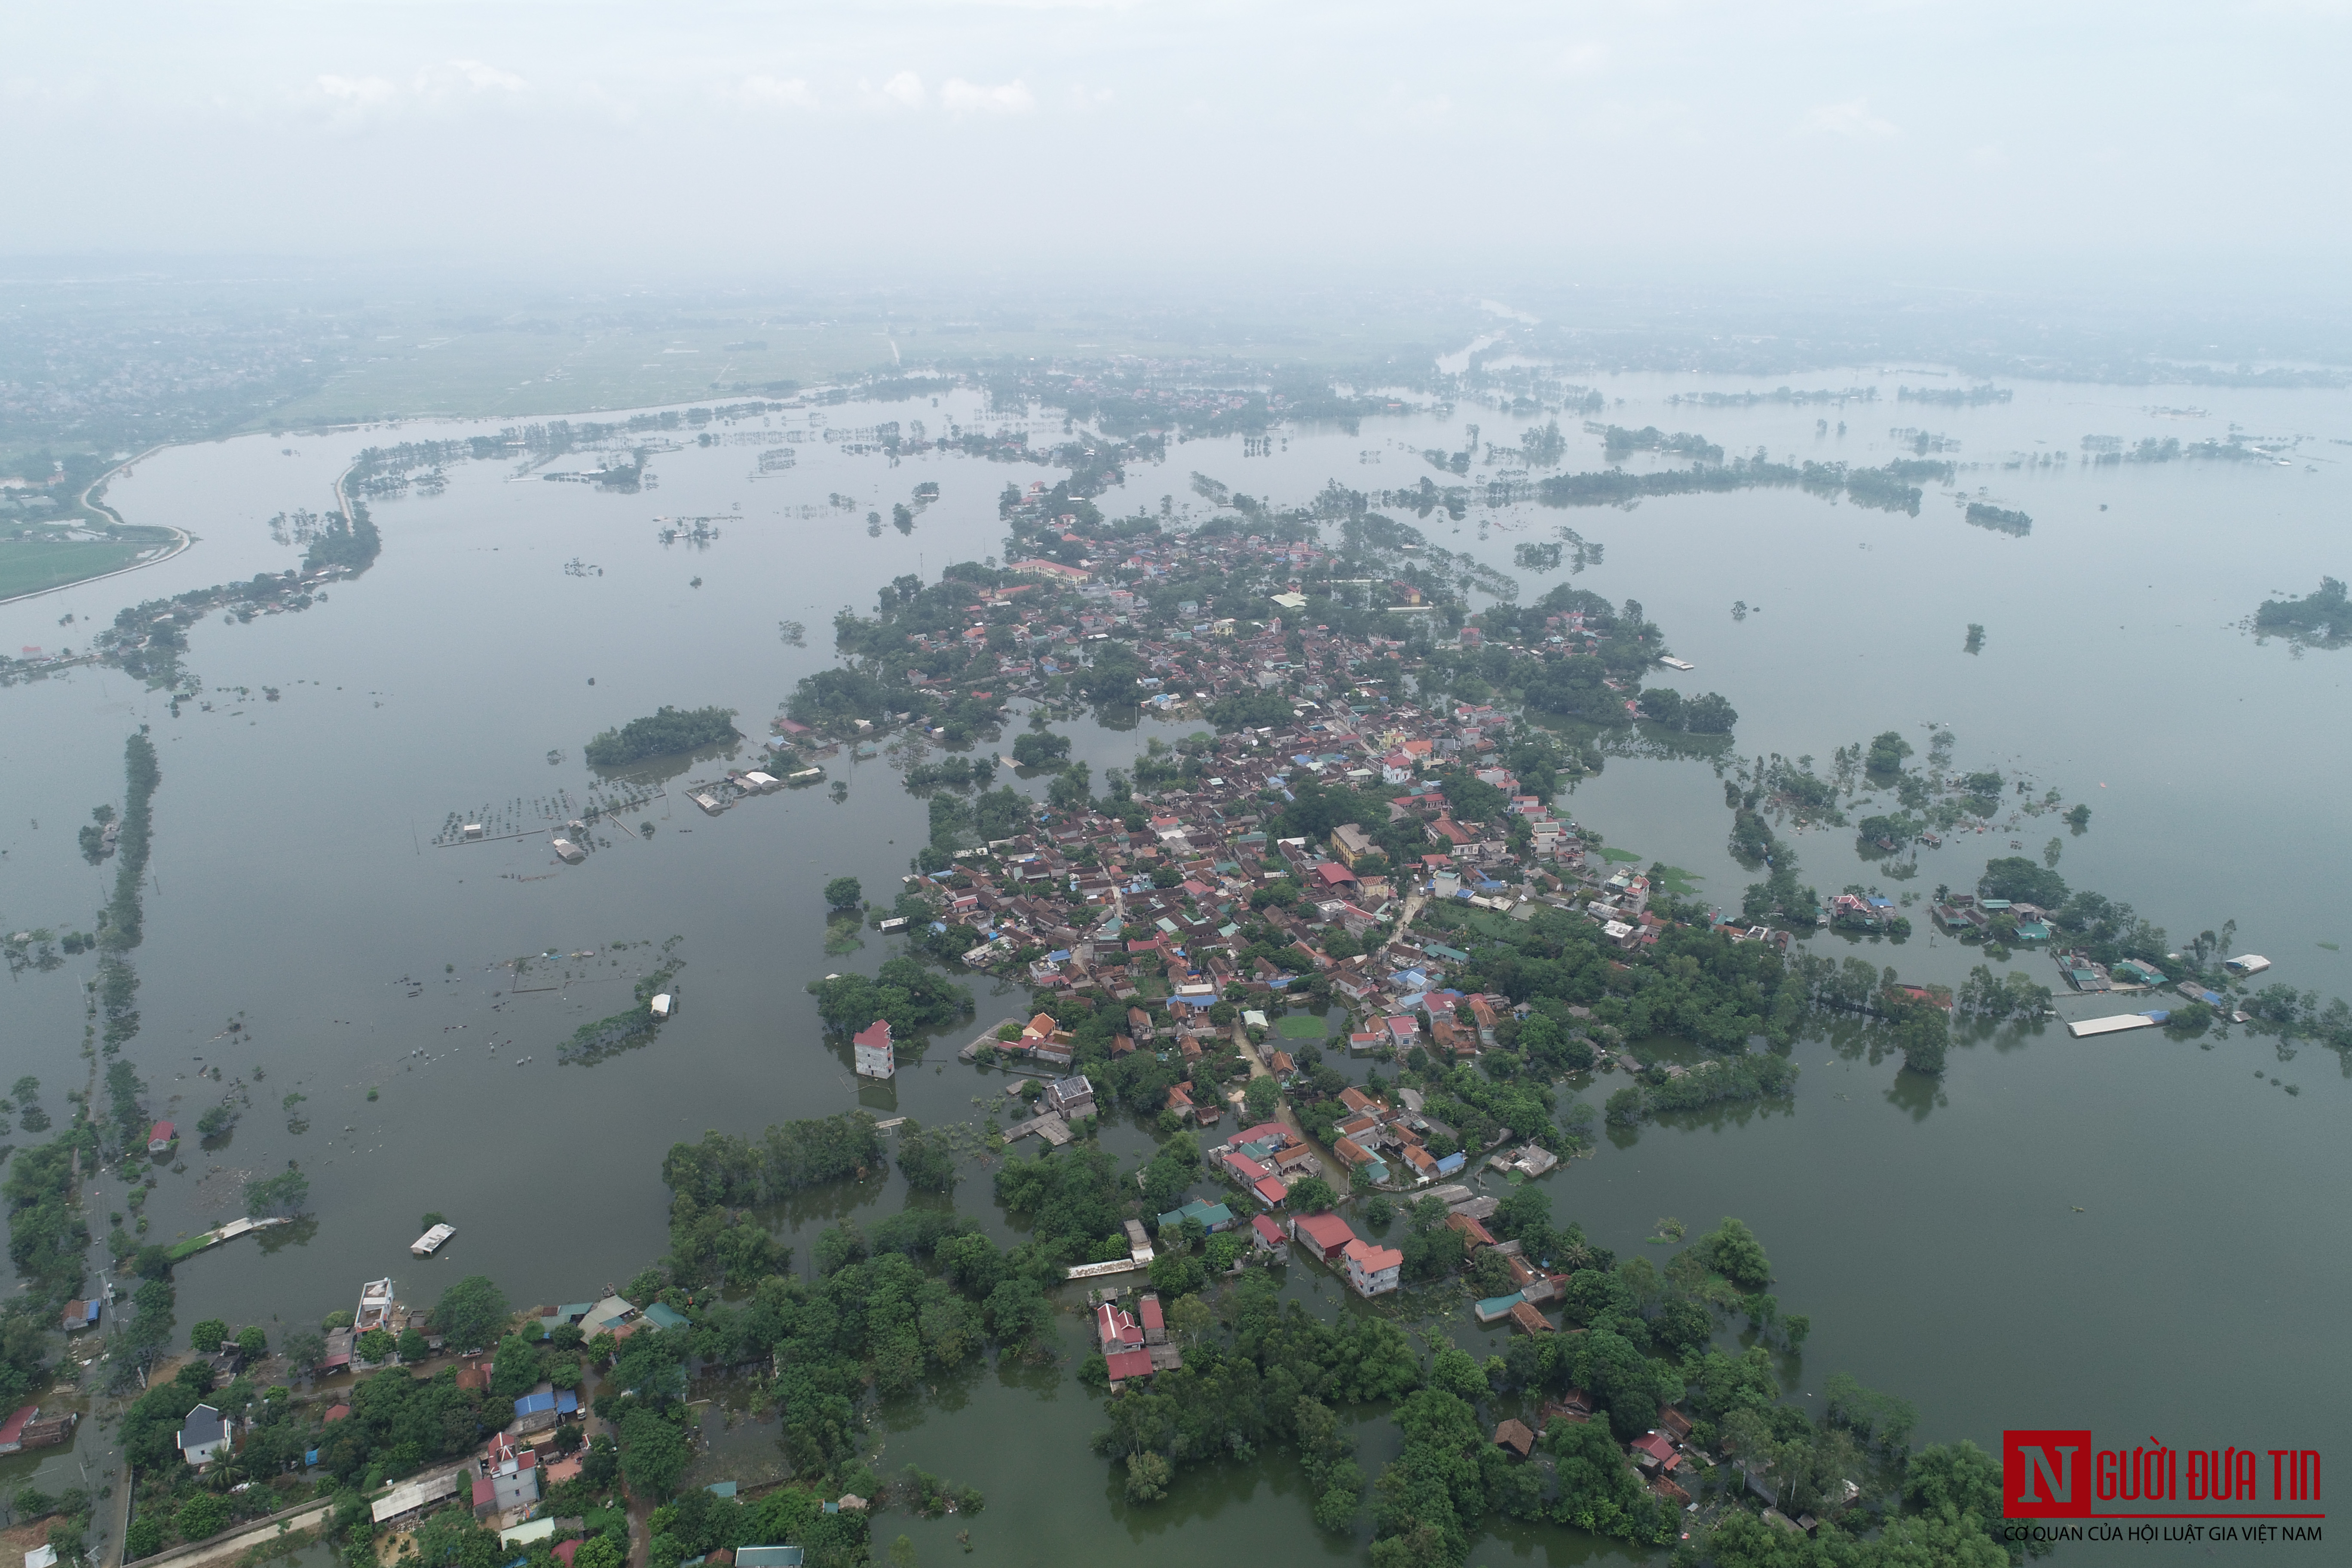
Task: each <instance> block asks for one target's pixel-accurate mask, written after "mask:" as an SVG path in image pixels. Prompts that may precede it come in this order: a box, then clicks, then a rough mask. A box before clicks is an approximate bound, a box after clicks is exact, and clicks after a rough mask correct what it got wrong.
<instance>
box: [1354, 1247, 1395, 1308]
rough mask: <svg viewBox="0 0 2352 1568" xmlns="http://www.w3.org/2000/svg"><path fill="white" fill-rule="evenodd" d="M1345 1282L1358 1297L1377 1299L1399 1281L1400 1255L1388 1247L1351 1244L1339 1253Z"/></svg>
mask: <svg viewBox="0 0 2352 1568" xmlns="http://www.w3.org/2000/svg"><path fill="white" fill-rule="evenodd" d="M1339 1256H1340V1261H1341V1263H1342V1266H1343V1267H1344V1268H1345V1269H1346V1272H1347V1276H1348V1283H1349V1286H1351V1287H1352V1288H1353V1289H1355V1292H1356V1294H1358V1295H1359V1296H1366V1297H1370V1296H1381V1295H1386V1294H1387V1293H1388V1292H1389V1291H1391V1290H1393V1289H1396V1288H1397V1286H1398V1285H1399V1284H1400V1283H1402V1279H1403V1276H1404V1254H1403V1253H1402V1252H1399V1251H1398V1250H1397V1249H1396V1248H1394V1247H1377V1246H1374V1245H1373V1244H1372V1243H1370V1242H1369V1241H1351V1242H1349V1244H1348V1246H1347V1247H1346V1249H1345V1250H1344V1251H1342V1252H1341V1253H1340V1255H1339Z"/></svg>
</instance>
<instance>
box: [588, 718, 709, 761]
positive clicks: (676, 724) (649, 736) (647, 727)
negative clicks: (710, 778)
mask: <svg viewBox="0 0 2352 1568" xmlns="http://www.w3.org/2000/svg"><path fill="white" fill-rule="evenodd" d="M734 721H735V710H733V709H732V708H672V707H670V706H668V705H667V703H665V704H664V705H663V706H662V707H661V708H659V709H657V710H655V711H654V712H653V713H650V714H648V715H647V716H646V717H645V718H643V719H632V720H630V721H628V722H627V723H625V724H624V725H622V726H621V727H620V728H619V729H617V730H607V731H604V733H603V734H601V735H598V736H597V737H595V738H594V739H593V740H592V741H590V742H588V744H587V746H586V748H585V749H584V751H583V755H585V756H586V757H587V759H588V761H589V763H591V765H593V766H595V767H600V768H621V767H626V766H628V765H629V764H630V763H641V762H643V761H645V760H646V758H647V757H666V756H671V755H674V754H676V753H677V752H691V751H693V750H695V749H696V748H698V747H700V746H709V745H716V744H718V743H719V742H723V741H733V740H739V739H740V738H741V737H740V735H738V733H737V732H736V729H735V722H734Z"/></svg>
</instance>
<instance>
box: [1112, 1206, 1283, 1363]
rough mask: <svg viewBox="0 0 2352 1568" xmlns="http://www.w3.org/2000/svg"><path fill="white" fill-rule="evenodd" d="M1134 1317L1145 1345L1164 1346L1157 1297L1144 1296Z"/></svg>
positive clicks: (1164, 1328)
mask: <svg viewBox="0 0 2352 1568" xmlns="http://www.w3.org/2000/svg"><path fill="white" fill-rule="evenodd" d="M1261 1217H1263V1216H1261ZM1135 1315H1136V1318H1137V1319H1138V1321H1140V1322H1141V1323H1142V1325H1143V1342H1144V1343H1145V1344H1148V1345H1164V1344H1166V1343H1167V1342H1168V1320H1167V1319H1166V1318H1164V1317H1162V1316H1161V1315H1160V1298H1159V1297H1158V1296H1156V1295H1152V1296H1145V1297H1144V1298H1142V1299H1141V1300H1139V1301H1137V1302H1136V1304H1135Z"/></svg>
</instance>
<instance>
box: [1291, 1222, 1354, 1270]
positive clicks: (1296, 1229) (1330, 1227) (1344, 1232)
mask: <svg viewBox="0 0 2352 1568" xmlns="http://www.w3.org/2000/svg"><path fill="white" fill-rule="evenodd" d="M1290 1235H1291V1239H1293V1240H1294V1241H1296V1242H1297V1243H1298V1245H1299V1246H1301V1247H1305V1248H1306V1249H1307V1251H1308V1252H1309V1253H1312V1254H1313V1255H1314V1256H1315V1258H1317V1259H1318V1260H1319V1261H1321V1262H1324V1263H1328V1262H1330V1261H1331V1260H1332V1259H1333V1258H1337V1257H1339V1255H1340V1254H1341V1253H1343V1252H1345V1251H1346V1250H1347V1248H1348V1246H1349V1243H1351V1242H1353V1241H1354V1240H1355V1239H1356V1233H1355V1232H1354V1231H1352V1230H1350V1229H1349V1228H1348V1222H1347V1221H1346V1220H1344V1219H1341V1218H1340V1217H1339V1215H1335V1214H1333V1213H1332V1212H1331V1211H1330V1210H1328V1209H1325V1210H1324V1211H1323V1212H1322V1213H1321V1214H1310V1215H1298V1216H1297V1217H1296V1218H1294V1219H1293V1220H1292V1221H1291V1222H1290Z"/></svg>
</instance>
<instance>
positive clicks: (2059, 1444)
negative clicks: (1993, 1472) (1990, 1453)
mask: <svg viewBox="0 0 2352 1568" xmlns="http://www.w3.org/2000/svg"><path fill="white" fill-rule="evenodd" d="M2090 1471H2091V1434H2090V1431H2089V1429H2088V1428H2087V1427H2086V1428H2084V1429H2083V1430H2081V1431H2047V1432H2003V1433H2002V1434H2001V1435H2000V1512H2001V1517H2002V1518H2004V1519H2088V1518H2089V1517H2090V1515H2091V1474H2090Z"/></svg>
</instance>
